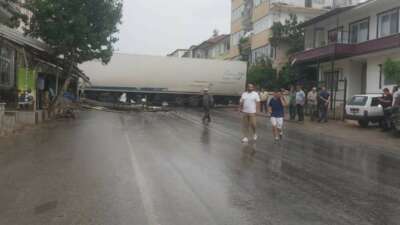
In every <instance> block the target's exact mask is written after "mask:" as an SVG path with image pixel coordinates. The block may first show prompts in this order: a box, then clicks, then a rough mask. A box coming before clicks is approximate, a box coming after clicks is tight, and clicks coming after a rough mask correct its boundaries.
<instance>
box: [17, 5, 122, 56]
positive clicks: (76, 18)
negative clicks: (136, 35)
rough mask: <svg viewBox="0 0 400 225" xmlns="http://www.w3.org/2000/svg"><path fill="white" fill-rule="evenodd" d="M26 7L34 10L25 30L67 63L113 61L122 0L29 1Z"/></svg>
mask: <svg viewBox="0 0 400 225" xmlns="http://www.w3.org/2000/svg"><path fill="white" fill-rule="evenodd" d="M25 7H26V8H27V9H28V10H30V11H31V12H32V13H33V16H32V18H31V19H30V21H29V24H28V28H27V29H26V33H27V34H29V35H31V36H33V37H37V38H40V39H41V40H43V41H45V42H46V43H47V44H49V45H50V46H51V47H52V48H53V49H54V51H55V55H56V56H61V57H62V58H64V59H65V61H66V62H67V64H76V63H82V62H85V61H89V60H93V59H101V60H102V62H103V63H107V62H108V61H109V60H110V58H111V56H112V54H113V50H114V49H113V44H114V43H115V42H116V41H117V38H116V37H115V33H117V32H118V24H120V23H121V17H122V2H121V1H120V0H27V2H26V4H25Z"/></svg>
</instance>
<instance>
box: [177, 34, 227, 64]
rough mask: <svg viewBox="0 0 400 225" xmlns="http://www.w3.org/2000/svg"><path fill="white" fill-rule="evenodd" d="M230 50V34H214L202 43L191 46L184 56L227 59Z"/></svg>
mask: <svg viewBox="0 0 400 225" xmlns="http://www.w3.org/2000/svg"><path fill="white" fill-rule="evenodd" d="M229 50H230V35H228V34H222V35H218V34H214V35H213V37H211V38H210V39H208V40H206V41H204V42H202V43H201V44H199V45H193V46H192V47H190V49H189V50H188V51H187V52H186V53H185V54H184V55H183V57H186V58H200V59H221V60H225V59H227V58H228V56H229Z"/></svg>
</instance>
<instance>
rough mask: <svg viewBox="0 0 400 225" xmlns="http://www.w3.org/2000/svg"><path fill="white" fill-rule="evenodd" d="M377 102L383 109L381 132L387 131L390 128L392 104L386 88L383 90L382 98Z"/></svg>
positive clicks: (391, 98) (391, 97)
mask: <svg viewBox="0 0 400 225" xmlns="http://www.w3.org/2000/svg"><path fill="white" fill-rule="evenodd" d="M379 102H380V104H381V105H382V107H383V115H384V119H383V121H382V122H383V127H382V128H383V131H388V130H390V128H391V126H390V125H391V121H390V119H391V117H392V104H393V96H392V94H391V93H390V91H389V89H388V88H385V89H383V97H382V98H379Z"/></svg>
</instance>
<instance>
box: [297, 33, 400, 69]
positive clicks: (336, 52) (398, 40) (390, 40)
mask: <svg viewBox="0 0 400 225" xmlns="http://www.w3.org/2000/svg"><path fill="white" fill-rule="evenodd" d="M346 42H347V41H346ZM393 48H400V34H395V35H391V36H387V37H383V38H378V39H374V40H369V41H365V42H361V43H357V44H349V43H333V44H329V45H326V46H323V47H319V48H314V49H309V50H306V51H303V52H299V53H296V54H294V56H293V57H294V58H295V60H296V63H306V62H313V61H320V62H323V61H327V60H331V59H342V58H347V57H352V56H358V55H365V54H368V53H373V52H377V51H383V50H387V49H393Z"/></svg>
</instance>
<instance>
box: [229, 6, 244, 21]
mask: <svg viewBox="0 0 400 225" xmlns="http://www.w3.org/2000/svg"><path fill="white" fill-rule="evenodd" d="M243 11H244V5H241V6H239V7H238V8H236V9H234V10H233V11H232V21H235V20H238V19H239V18H240V17H242V14H243Z"/></svg>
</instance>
